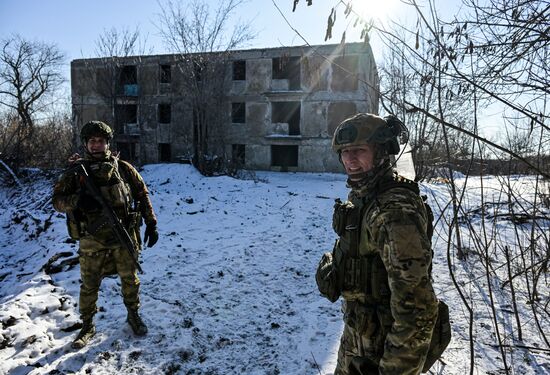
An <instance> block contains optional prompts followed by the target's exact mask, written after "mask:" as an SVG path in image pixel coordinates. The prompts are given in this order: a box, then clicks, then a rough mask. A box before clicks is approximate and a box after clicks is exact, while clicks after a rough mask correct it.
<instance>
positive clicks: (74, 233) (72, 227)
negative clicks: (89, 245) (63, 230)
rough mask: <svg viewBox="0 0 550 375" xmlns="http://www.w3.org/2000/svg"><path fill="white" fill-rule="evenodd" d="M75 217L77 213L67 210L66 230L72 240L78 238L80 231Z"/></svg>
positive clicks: (78, 222)
mask: <svg viewBox="0 0 550 375" xmlns="http://www.w3.org/2000/svg"><path fill="white" fill-rule="evenodd" d="M77 217H78V215H77V214H76V213H75V212H67V232H68V233H69V237H71V238H72V239H73V240H79V239H80V233H81V231H82V228H81V227H80V221H79V220H78V218H77Z"/></svg>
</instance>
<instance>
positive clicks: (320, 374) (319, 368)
mask: <svg viewBox="0 0 550 375" xmlns="http://www.w3.org/2000/svg"><path fill="white" fill-rule="evenodd" d="M311 358H313V363H314V364H315V367H316V368H317V371H319V375H323V374H322V373H321V367H320V366H319V364H318V363H317V361H316V360H315V356H314V355H313V352H311Z"/></svg>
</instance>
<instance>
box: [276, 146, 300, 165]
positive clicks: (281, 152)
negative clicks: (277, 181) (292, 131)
mask: <svg viewBox="0 0 550 375" xmlns="http://www.w3.org/2000/svg"><path fill="white" fill-rule="evenodd" d="M271 166H272V167H281V168H282V169H283V170H284V169H286V168H288V167H297V166H298V146H295V145H271Z"/></svg>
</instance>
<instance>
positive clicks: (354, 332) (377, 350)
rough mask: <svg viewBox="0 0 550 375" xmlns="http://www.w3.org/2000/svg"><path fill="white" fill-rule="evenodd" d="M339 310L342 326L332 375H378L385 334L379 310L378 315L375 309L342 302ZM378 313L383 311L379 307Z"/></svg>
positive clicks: (382, 317)
mask: <svg viewBox="0 0 550 375" xmlns="http://www.w3.org/2000/svg"><path fill="white" fill-rule="evenodd" d="M342 310H343V312H344V321H345V325H344V332H343V333H342V337H341V339H340V348H339V349H338V363H337V364H336V369H335V370H334V375H370V374H376V375H378V374H379V368H378V363H379V362H380V358H381V357H382V354H383V353H384V341H385V338H386V331H387V328H386V329H385V328H384V327H383V326H382V324H380V321H384V320H386V319H384V316H383V314H381V311H379V312H378V313H377V311H376V310H377V309H370V308H365V307H363V306H362V305H361V304H353V303H346V301H344V303H343V304H342ZM380 310H385V309H384V308H383V307H380ZM388 324H391V322H388Z"/></svg>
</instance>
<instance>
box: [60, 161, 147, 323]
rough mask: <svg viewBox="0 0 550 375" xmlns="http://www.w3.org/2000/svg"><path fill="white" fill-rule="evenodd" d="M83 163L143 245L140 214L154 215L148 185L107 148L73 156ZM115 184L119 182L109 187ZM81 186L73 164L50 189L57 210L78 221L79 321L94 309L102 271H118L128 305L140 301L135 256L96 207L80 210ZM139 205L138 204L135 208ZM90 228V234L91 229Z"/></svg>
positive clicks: (132, 307)
mask: <svg viewBox="0 0 550 375" xmlns="http://www.w3.org/2000/svg"><path fill="white" fill-rule="evenodd" d="M77 163H83V164H84V165H85V166H86V167H87V168H86V169H87V170H88V171H89V173H90V177H92V178H93V181H94V183H95V184H96V186H98V187H99V189H100V190H101V193H102V195H103V197H104V198H105V200H106V201H107V202H108V203H109V204H111V205H112V207H113V209H114V211H115V212H116V214H117V216H118V217H119V218H121V219H122V220H123V221H124V223H125V226H126V228H127V229H128V233H129V234H130V236H131V237H132V239H133V240H134V242H135V243H137V244H139V245H141V239H140V233H139V229H140V224H141V217H143V219H144V221H145V223H146V224H147V225H153V226H155V225H156V221H157V220H156V217H155V213H154V211H153V207H152V205H151V200H150V199H149V194H148V191H147V187H146V185H145V183H144V181H143V179H142V177H141V176H140V175H139V173H138V172H137V171H136V170H135V168H134V167H132V166H131V165H130V164H129V163H127V162H125V161H122V160H118V159H117V158H115V157H113V156H112V155H111V154H110V152H109V151H107V152H106V155H105V157H104V158H102V159H96V158H93V157H91V156H89V155H86V156H85V158H84V159H81V160H79V161H77ZM113 186H117V188H113ZM83 188H84V185H83V183H82V181H81V180H80V177H79V175H78V174H77V173H76V172H75V168H70V169H69V170H68V171H67V172H65V173H64V174H63V175H61V176H60V178H59V180H58V181H57V183H56V184H55V187H54V192H53V204H54V207H55V209H56V210H57V211H59V212H65V213H68V214H71V215H74V216H75V217H76V219H77V220H78V223H79V226H80V228H79V236H80V238H79V239H80V246H79V255H80V257H79V261H80V273H81V279H82V284H81V287H80V301H79V304H80V314H81V317H82V320H83V321H88V320H90V319H91V318H92V317H93V315H94V314H95V312H96V302H97V298H98V292H99V287H100V284H101V280H102V278H103V276H105V275H109V274H118V275H119V277H120V280H121V284H122V288H121V289H122V295H123V298H124V304H125V305H126V307H127V308H128V309H129V310H134V311H136V310H137V309H138V307H139V279H138V276H137V271H136V268H135V265H134V264H133V260H132V259H131V256H130V255H129V253H128V251H127V250H126V249H124V248H123V247H122V246H121V245H120V243H119V241H118V240H117V238H116V237H115V235H114V233H113V232H112V230H111V228H110V227H109V226H108V225H103V224H104V223H105V221H104V219H102V217H101V212H100V211H99V210H97V209H96V210H91V211H84V210H83V209H82V208H79V207H78V200H79V196H80V193H81V190H82V189H83ZM136 207H138V209H137V210H136V209H135V208H136ZM92 233H93V234H92Z"/></svg>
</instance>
